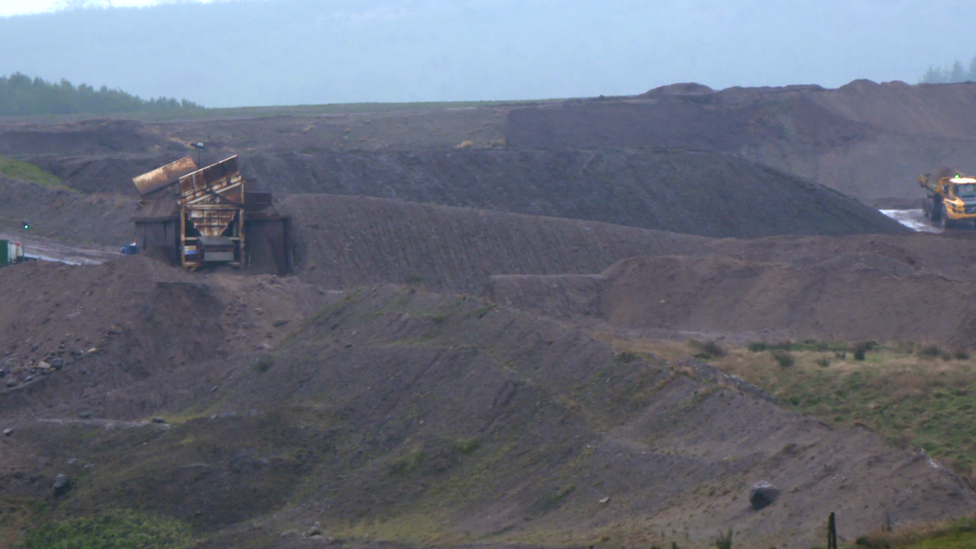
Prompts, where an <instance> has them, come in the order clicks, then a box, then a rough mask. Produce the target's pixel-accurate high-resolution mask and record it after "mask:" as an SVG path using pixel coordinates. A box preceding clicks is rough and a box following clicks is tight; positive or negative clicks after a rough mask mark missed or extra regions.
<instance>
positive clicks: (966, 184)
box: [918, 173, 976, 228]
mask: <svg viewBox="0 0 976 549" xmlns="http://www.w3.org/2000/svg"><path fill="white" fill-rule="evenodd" d="M918 181H919V185H921V186H922V187H923V188H925V189H926V197H925V200H924V201H923V203H922V210H923V211H924V212H925V216H926V217H928V218H929V219H931V220H932V221H937V222H939V223H940V224H941V225H942V227H943V228H952V227H957V226H961V225H966V226H973V225H974V223H976V177H973V176H967V175H962V174H959V173H955V174H951V175H943V174H941V173H940V174H924V175H921V176H919V178H918Z"/></svg>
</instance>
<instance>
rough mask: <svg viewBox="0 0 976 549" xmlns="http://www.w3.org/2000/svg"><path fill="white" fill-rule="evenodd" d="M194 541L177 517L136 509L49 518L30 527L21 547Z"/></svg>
mask: <svg viewBox="0 0 976 549" xmlns="http://www.w3.org/2000/svg"><path fill="white" fill-rule="evenodd" d="M192 545H193V536H192V534H191V532H190V527H189V526H187V525H186V524H185V523H183V522H180V521H178V520H173V519H167V518H162V517H158V516H155V515H148V514H145V513H140V512H137V511H114V512H110V513H105V514H102V515H99V516H96V517H90V518H78V519H72V520H67V521H60V522H51V523H48V524H45V525H43V526H40V527H39V528H36V529H34V530H32V531H30V532H29V533H28V534H27V536H26V537H25V538H24V540H23V541H22V542H21V544H20V545H19V547H20V549H50V548H52V547H57V548H58V549H131V548H133V547H138V548H140V549H184V548H189V547H191V546H192Z"/></svg>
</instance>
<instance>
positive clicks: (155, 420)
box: [152, 417, 166, 423]
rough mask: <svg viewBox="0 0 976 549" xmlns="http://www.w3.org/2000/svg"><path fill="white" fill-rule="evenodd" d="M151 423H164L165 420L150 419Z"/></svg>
mask: <svg viewBox="0 0 976 549" xmlns="http://www.w3.org/2000/svg"><path fill="white" fill-rule="evenodd" d="M152 422H153V423H166V420H165V419H163V418H161V417H154V418H152Z"/></svg>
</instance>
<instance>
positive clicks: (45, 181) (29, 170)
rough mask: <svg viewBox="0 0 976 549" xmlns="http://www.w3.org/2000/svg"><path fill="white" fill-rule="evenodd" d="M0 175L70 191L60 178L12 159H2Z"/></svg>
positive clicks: (32, 165)
mask: <svg viewBox="0 0 976 549" xmlns="http://www.w3.org/2000/svg"><path fill="white" fill-rule="evenodd" d="M0 174H2V175H4V176H6V177H9V178H11V179H16V180H18V181H24V182H26V183H34V184H37V185H43V186H45V187H53V188H56V189H69V187H66V186H64V185H62V184H61V178H59V177H58V176H56V175H54V174H52V173H48V172H46V171H44V170H42V169H41V168H39V167H37V166H35V165H34V164H30V163H28V162H21V161H20V160H14V159H12V158H0ZM69 190H70V189H69Z"/></svg>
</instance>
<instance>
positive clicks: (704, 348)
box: [688, 339, 726, 360]
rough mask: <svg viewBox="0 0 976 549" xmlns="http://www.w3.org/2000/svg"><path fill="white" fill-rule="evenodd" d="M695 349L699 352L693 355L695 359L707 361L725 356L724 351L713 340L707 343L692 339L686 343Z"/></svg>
mask: <svg viewBox="0 0 976 549" xmlns="http://www.w3.org/2000/svg"><path fill="white" fill-rule="evenodd" d="M688 345H691V346H692V347H694V348H695V349H698V350H699V353H698V354H696V355H695V358H698V359H702V360H708V359H710V358H718V357H723V356H725V354H726V352H725V349H724V348H722V346H721V345H719V344H718V342H717V341H715V340H708V341H704V342H703V341H698V340H697V339H692V340H691V341H689V342H688Z"/></svg>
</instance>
